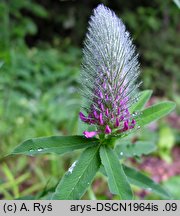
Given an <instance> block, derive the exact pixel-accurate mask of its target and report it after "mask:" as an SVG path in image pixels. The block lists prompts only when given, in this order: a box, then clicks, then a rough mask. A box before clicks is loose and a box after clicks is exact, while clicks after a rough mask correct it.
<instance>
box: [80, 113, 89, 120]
mask: <svg viewBox="0 0 180 216" xmlns="http://www.w3.org/2000/svg"><path fill="white" fill-rule="evenodd" d="M79 117H80V119H81V120H82V121H83V122H87V118H86V117H85V115H84V114H83V113H82V112H80V113H79Z"/></svg>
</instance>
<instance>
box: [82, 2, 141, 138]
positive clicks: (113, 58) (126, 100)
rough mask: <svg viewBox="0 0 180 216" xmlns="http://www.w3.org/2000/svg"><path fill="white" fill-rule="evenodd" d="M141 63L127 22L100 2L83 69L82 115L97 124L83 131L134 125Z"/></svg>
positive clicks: (116, 131)
mask: <svg viewBox="0 0 180 216" xmlns="http://www.w3.org/2000/svg"><path fill="white" fill-rule="evenodd" d="M138 75H139V63H138V59H137V54H136V52H135V47H134V45H133V44H132V40H131V38H130V35H129V33H128V31H126V28H125V25H124V24H123V22H122V21H121V19H119V18H118V17H117V16H116V15H115V13H114V12H113V11H111V10H110V9H108V8H107V7H105V6H104V5H102V4H100V5H99V6H98V7H97V8H96V9H95V10H94V13H93V15H92V16H91V19H90V21H89V28H88V33H87V35H86V39H85V43H84V49H83V62H82V70H81V83H82V93H83V96H84V97H85V98H86V99H87V104H86V106H85V107H84V111H85V112H86V114H84V113H83V112H80V113H79V117H80V119H81V120H82V121H83V122H85V123H87V124H90V125H95V126H96V127H97V130H96V131H91V132H88V131H84V135H85V136H86V137H87V138H90V137H93V136H96V135H97V134H108V135H110V134H111V135H112V134H115V135H116V134H119V133H124V132H127V131H128V130H130V129H133V128H135V126H136V121H135V119H134V118H133V115H132V114H131V113H130V107H131V106H132V104H133V103H134V102H135V101H137V99H138V93H137V89H138V87H139V84H137V78H138Z"/></svg>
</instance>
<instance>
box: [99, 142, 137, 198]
mask: <svg viewBox="0 0 180 216" xmlns="http://www.w3.org/2000/svg"><path fill="white" fill-rule="evenodd" d="M100 157H101V161H102V164H103V165H104V168H105V171H106V173H107V176H108V185H109V189H110V191H111V193H113V194H117V195H119V196H120V198H121V199H132V198H133V194H132V190H131V187H130V185H129V183H128V180H127V177H126V175H125V173H124V171H123V168H122V166H121V164H120V162H119V159H118V157H117V155H116V154H115V153H114V152H113V150H112V149H111V148H109V147H108V146H101V148H100Z"/></svg>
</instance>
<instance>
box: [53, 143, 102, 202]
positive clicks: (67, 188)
mask: <svg viewBox="0 0 180 216" xmlns="http://www.w3.org/2000/svg"><path fill="white" fill-rule="evenodd" d="M100 165H101V160H100V158H99V146H95V147H91V148H88V149H86V150H85V151H84V152H83V153H82V154H81V156H80V158H79V160H78V161H77V162H76V163H74V164H73V165H72V166H71V167H70V168H69V170H68V171H67V172H66V174H65V175H64V177H63V178H62V180H61V181H60V183H59V184H58V186H57V188H56V191H55V192H54V194H53V195H52V199H54V200H57V199H58V200H77V199H80V198H81V197H82V196H83V194H84V193H85V191H86V190H87V188H88V187H89V185H90V184H91V182H92V181H93V179H94V176H95V175H96V172H97V171H98V170H99V167H100Z"/></svg>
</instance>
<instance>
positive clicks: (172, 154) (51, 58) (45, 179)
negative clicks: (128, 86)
mask: <svg viewBox="0 0 180 216" xmlns="http://www.w3.org/2000/svg"><path fill="white" fill-rule="evenodd" d="M175 2H176V3H175ZM99 3H104V4H105V5H106V6H108V7H110V8H111V9H112V10H114V11H115V12H116V13H117V15H118V16H119V17H121V18H122V20H123V21H124V23H125V25H126V26H127V29H128V30H129V31H130V33H131V36H132V38H133V40H134V43H135V45H136V46H137V50H138V52H139V56H140V58H139V59H140V63H141V72H142V73H141V77H140V78H141V79H142V80H143V85H142V86H141V89H142V90H143V89H152V90H153V91H154V94H153V97H152V99H151V101H150V104H152V103H154V102H155V101H161V100H165V99H169V100H173V101H175V102H176V104H177V108H176V110H175V111H174V112H173V113H171V114H170V115H169V116H168V117H167V118H164V119H163V120H161V121H159V122H158V123H154V124H152V125H151V126H150V127H149V128H147V129H144V130H143V132H139V133H138V134H135V136H134V137H132V139H139V140H150V141H152V142H155V143H156V144H157V151H156V152H155V153H154V154H152V155H150V156H144V157H143V158H142V159H139V158H137V159H134V160H131V161H130V163H132V164H133V165H134V166H136V167H137V168H139V169H142V170H143V171H144V172H146V173H147V174H148V175H150V176H151V177H152V178H153V179H154V180H155V181H157V182H161V183H162V184H163V185H165V186H166V187H167V188H168V189H169V191H170V192H171V193H172V194H173V196H174V198H175V199H180V189H178V188H179V187H178V186H177V185H178V184H179V183H180V157H179V156H180V145H179V144H180V133H179V129H180V116H179V113H180V95H179V92H180V85H179V84H180V71H179V66H180V22H179V20H180V9H179V8H178V1H172V0H152V1H146V0H134V1H130V0H129V1H126V0H114V1H110V0H104V1H97V0H91V1H90V0H79V1H77V0H72V1H70V0H69V1H68V0H54V1H51V0H27V1H24V0H1V1H0V29H1V31H0V198H1V199H14V198H22V197H23V198H27V199H32V198H33V197H32V196H33V195H34V196H35V198H40V197H43V196H46V195H48V194H49V193H50V192H51V190H53V188H54V187H55V186H56V184H57V183H58V180H59V179H60V178H61V176H62V175H63V174H64V172H65V170H67V168H68V167H69V166H70V164H71V163H72V162H73V161H74V160H75V158H77V157H78V155H79V152H76V153H75V154H73V155H72V154H68V155H65V156H63V157H59V156H57V155H45V156H39V157H37V158H33V157H24V156H18V157H5V156H6V155H7V154H8V153H10V152H11V151H12V149H13V148H14V147H15V146H16V145H18V144H19V143H20V142H22V141H23V140H25V139H27V138H32V137H40V136H50V135H71V134H78V133H79V132H78V131H79V121H78V112H79V110H80V106H81V100H82V99H81V96H80V95H79V81H78V79H79V72H80V64H81V57H82V52H81V48H82V46H83V39H84V37H85V33H86V30H87V24H88V19H89V16H90V15H91V13H92V9H93V8H95V7H96V6H97V5H98V4H99ZM93 190H94V191H95V194H96V196H97V198H98V199H115V198H116V197H113V196H112V195H111V194H110V193H109V191H108V188H107V183H106V180H105V179H104V178H103V177H102V176H101V175H99V176H97V177H96V179H95V180H94V183H93ZM134 191H135V192H136V198H137V199H146V198H149V199H156V198H157V199H159V197H156V196H155V195H153V194H151V193H149V192H146V191H142V190H139V189H138V188H134ZM91 197H92V194H91V191H89V192H88V193H87V194H85V196H84V197H83V198H84V199H89V198H91Z"/></svg>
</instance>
